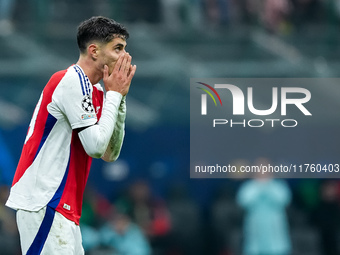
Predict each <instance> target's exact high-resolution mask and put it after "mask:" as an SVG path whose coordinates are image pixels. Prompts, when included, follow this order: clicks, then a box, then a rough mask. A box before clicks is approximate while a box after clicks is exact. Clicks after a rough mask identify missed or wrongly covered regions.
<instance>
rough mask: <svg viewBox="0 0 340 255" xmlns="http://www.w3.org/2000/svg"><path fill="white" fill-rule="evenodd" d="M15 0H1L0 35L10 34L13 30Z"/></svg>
mask: <svg viewBox="0 0 340 255" xmlns="http://www.w3.org/2000/svg"><path fill="white" fill-rule="evenodd" d="M14 4H15V1H14V0H0V36H1V35H3V36H5V35H9V34H11V33H12V32H13V23H12V16H13V8H14Z"/></svg>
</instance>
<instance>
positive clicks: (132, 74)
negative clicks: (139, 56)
mask: <svg viewBox="0 0 340 255" xmlns="http://www.w3.org/2000/svg"><path fill="white" fill-rule="evenodd" d="M136 70H137V66H136V65H133V66H132V67H131V70H130V74H129V76H128V78H129V80H132V78H133V76H134V75H135V72H136Z"/></svg>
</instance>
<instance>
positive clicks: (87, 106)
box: [81, 96, 94, 113]
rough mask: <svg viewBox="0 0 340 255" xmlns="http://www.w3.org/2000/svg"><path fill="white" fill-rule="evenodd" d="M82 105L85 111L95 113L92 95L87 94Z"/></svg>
mask: <svg viewBox="0 0 340 255" xmlns="http://www.w3.org/2000/svg"><path fill="white" fill-rule="evenodd" d="M81 106H82V108H83V110H84V111H85V112H88V113H94V108H93V105H92V100H91V97H90V96H85V97H84V98H83V100H82V102H81Z"/></svg>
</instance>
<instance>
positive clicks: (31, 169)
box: [6, 65, 104, 224]
mask: <svg viewBox="0 0 340 255" xmlns="http://www.w3.org/2000/svg"><path fill="white" fill-rule="evenodd" d="M103 101H104V92H103V89H102V88H101V86H100V85H99V84H96V85H92V84H91V83H90V81H89V79H88V77H87V76H86V75H85V73H84V72H83V70H82V69H81V68H80V67H79V66H78V65H72V66H71V67H69V68H68V69H67V70H63V71H59V72H57V73H55V74H54V75H53V76H52V77H51V79H50V80H49V82H48V83H47V85H46V86H45V88H44V90H43V92H42V94H41V96H40V99H39V101H38V104H37V106H36V108H35V110H34V113H33V117H32V120H31V123H30V126H29V129H28V132H27V136H26V139H25V144H24V146H23V150H22V154H21V157H20V160H19V163H18V166H17V170H16V173H15V176H14V180H13V184H12V188H11V192H10V196H9V199H8V201H7V203H6V205H7V206H9V207H11V208H13V209H22V210H27V211H39V210H40V209H41V208H43V207H45V206H46V205H47V206H49V207H51V208H53V209H54V210H56V211H57V212H59V213H60V214H62V215H63V216H64V217H66V218H67V219H69V220H71V221H73V222H75V223H76V224H79V219H80V215H81V207H82V200H83V193H84V189H85V185H86V182H87V178H88V175H89V171H90V166H91V161H92V158H91V157H90V156H88V155H87V154H86V152H85V150H84V148H83V146H82V143H81V141H80V139H79V137H78V131H77V130H76V129H78V128H83V127H87V126H91V125H94V124H95V123H97V121H98V120H99V119H100V116H101V112H102V108H103Z"/></svg>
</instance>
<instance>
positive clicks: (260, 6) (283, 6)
mask: <svg viewBox="0 0 340 255" xmlns="http://www.w3.org/2000/svg"><path fill="white" fill-rule="evenodd" d="M247 10H248V11H249V13H250V14H251V15H252V16H253V17H254V18H255V20H257V22H259V23H260V24H261V25H262V26H263V27H264V28H265V29H266V30H268V31H269V32H271V33H276V34H283V33H286V32H287V27H288V26H289V16H290V15H291V12H292V6H291V2H290V1H289V0H248V1H247Z"/></svg>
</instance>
